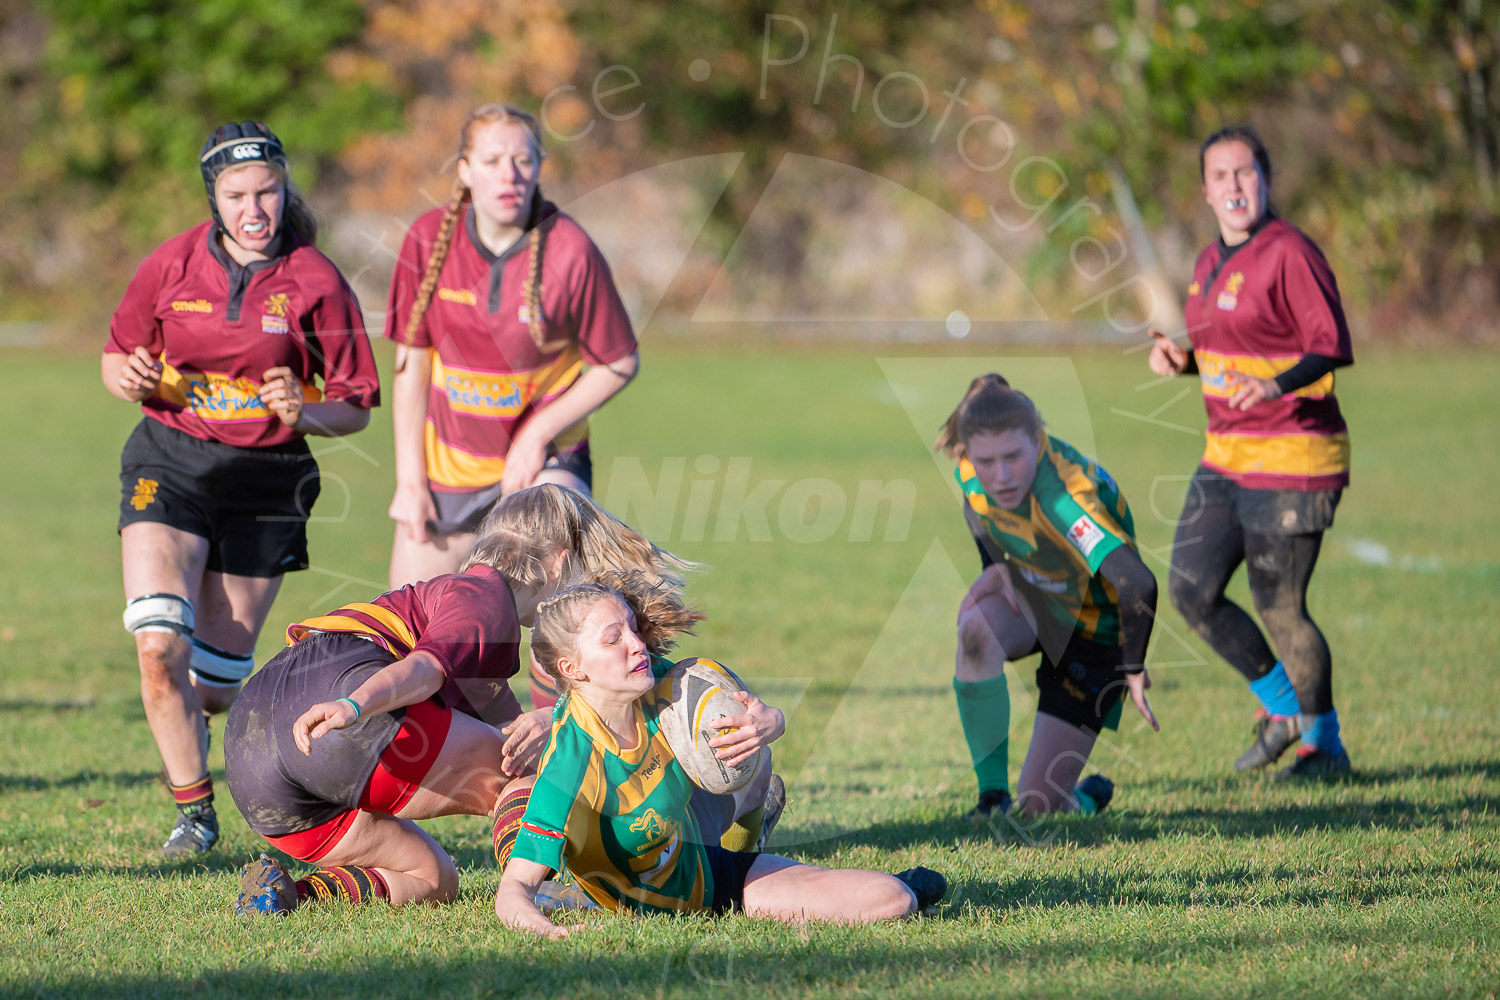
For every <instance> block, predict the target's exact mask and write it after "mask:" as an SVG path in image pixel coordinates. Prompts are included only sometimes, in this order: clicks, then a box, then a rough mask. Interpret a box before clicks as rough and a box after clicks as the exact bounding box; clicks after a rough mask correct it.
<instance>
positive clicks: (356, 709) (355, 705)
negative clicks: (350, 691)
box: [339, 698, 359, 722]
mask: <svg viewBox="0 0 1500 1000" xmlns="http://www.w3.org/2000/svg"><path fill="white" fill-rule="evenodd" d="M339 701H347V702H348V703H349V707H350V708H352V709H354V721H355V722H358V721H359V702H357V701H355V700H354V699H353V698H340V699H339Z"/></svg>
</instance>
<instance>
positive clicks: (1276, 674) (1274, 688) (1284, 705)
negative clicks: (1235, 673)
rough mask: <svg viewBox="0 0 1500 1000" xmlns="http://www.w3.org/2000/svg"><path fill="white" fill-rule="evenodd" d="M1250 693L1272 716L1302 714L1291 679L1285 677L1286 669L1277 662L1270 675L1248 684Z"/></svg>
mask: <svg viewBox="0 0 1500 1000" xmlns="http://www.w3.org/2000/svg"><path fill="white" fill-rule="evenodd" d="M1250 692H1251V694H1253V695H1255V697H1257V698H1259V699H1260V703H1261V704H1262V705H1264V706H1265V709H1266V711H1267V712H1270V713H1271V714H1272V715H1300V714H1302V707H1301V706H1300V705H1298V704H1297V691H1296V689H1295V688H1293V687H1292V679H1291V678H1290V677H1288V676H1287V675H1286V668H1285V667H1283V666H1282V665H1281V661H1279V660H1278V661H1277V662H1276V666H1274V667H1272V668H1271V672H1270V673H1268V674H1266V675H1265V676H1264V677H1262V678H1260V679H1259V680H1253V681H1251V682H1250Z"/></svg>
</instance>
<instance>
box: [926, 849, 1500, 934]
mask: <svg viewBox="0 0 1500 1000" xmlns="http://www.w3.org/2000/svg"><path fill="white" fill-rule="evenodd" d="M1497 876H1500V863H1496V862H1495V861H1493V860H1490V859H1478V858H1471V859H1468V860H1465V861H1461V862H1457V863H1455V862H1453V861H1451V860H1449V859H1433V860H1431V861H1410V860H1408V861H1403V862H1399V863H1390V864H1387V865H1384V866H1382V867H1376V868H1374V869H1371V870H1368V871H1365V872H1362V873H1361V875H1360V877H1359V878H1355V879H1341V880H1338V881H1337V882H1335V881H1333V880H1327V879H1313V878H1309V877H1308V876H1307V872H1306V871H1304V870H1299V869H1296V868H1293V867H1288V866H1267V867H1251V866H1248V865H1231V866H1228V867H1225V868H1223V869H1220V870H1217V871H1212V872H1194V873H1192V874H1190V875H1189V874H1182V873H1180V872H1172V873H1165V874H1157V873H1155V872H1149V871H1135V872H1127V873H1123V874H1117V873H1115V872H1111V871H1106V870H1100V871H1096V872H1090V873H1089V874H1087V875H1068V874H1055V873H1049V874H1046V875H1035V874H1030V873H1020V872H1017V873H1006V874H1002V875H1001V876H1000V877H999V878H997V879H995V880H994V881H990V882H977V881H958V882H954V883H952V884H950V886H949V888H948V894H947V895H946V896H945V897H944V898H943V906H942V908H941V909H940V910H938V911H936V913H935V915H936V916H937V917H938V918H939V919H950V920H951V919H957V918H959V917H962V916H963V915H964V913H965V907H966V906H974V907H978V908H982V909H994V910H1027V909H1033V908H1044V909H1050V908H1053V907H1057V906H1064V905H1072V906H1167V907H1177V908H1185V907H1189V906H1198V907H1207V908H1216V909H1231V910H1232V909H1239V908H1242V907H1245V906H1277V907H1284V906H1317V905H1320V904H1332V905H1339V906H1349V905H1354V906H1370V905H1374V904H1376V903H1381V902H1384V901H1386V900H1390V899H1402V900H1415V899H1442V898H1448V897H1452V896H1454V895H1455V889H1454V886H1453V885H1452V882H1453V880H1455V879H1463V878H1472V879H1474V880H1475V881H1477V882H1479V883H1480V884H1484V885H1491V884H1493V883H1494V882H1495V880H1496V877H1497Z"/></svg>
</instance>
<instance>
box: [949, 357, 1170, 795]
mask: <svg viewBox="0 0 1500 1000" xmlns="http://www.w3.org/2000/svg"><path fill="white" fill-rule="evenodd" d="M1042 426H1043V424H1042V418H1041V415H1040V414H1039V413H1038V412H1037V409H1036V406H1035V405H1034V404H1033V403H1032V401H1031V399H1030V398H1028V397H1027V396H1026V395H1025V394H1024V393H1021V392H1018V391H1016V390H1015V389H1012V388H1011V387H1010V383H1008V382H1007V381H1006V380H1005V379H1004V378H1002V377H1001V376H999V375H996V374H993V373H991V374H989V375H982V376H980V377H979V378H976V379H975V380H974V381H973V382H972V383H970V385H969V389H968V391H967V392H966V393H965V394H964V398H963V402H961V403H960V404H959V405H958V408H957V409H955V410H954V411H953V413H952V414H951V415H950V416H949V417H948V420H947V423H945V424H944V425H943V428H942V432H941V433H940V434H939V435H938V439H937V441H936V442H935V447H936V448H938V449H939V450H942V451H945V452H947V453H948V455H949V456H950V457H952V458H954V459H956V460H957V461H958V468H957V469H956V470H955V475H956V477H957V478H958V482H959V485H960V486H961V487H962V488H963V493H964V517H965V518H966V520H967V521H968V524H969V530H970V531H971V532H972V533H973V535H974V540H975V542H976V543H977V544H978V546H979V559H980V563H981V565H982V571H981V572H980V574H979V578H978V579H976V580H975V581H974V583H973V585H972V586H971V587H970V588H969V592H968V594H967V595H965V597H964V599H963V601H962V603H960V605H959V608H958V656H957V663H956V666H955V669H954V678H953V689H954V692H955V693H956V695H957V697H958V715H959V719H960V720H961V721H962V723H963V729H964V739H965V741H966V742H967V743H968V745H969V751H970V755H971V757H972V759H973V762H974V773H975V775H976V776H977V777H978V779H979V803H978V805H976V806H975V808H974V809H973V810H972V811H971V812H970V813H969V816H970V817H971V818H988V817H990V816H992V815H999V814H1003V813H1005V812H1007V811H1008V810H1009V809H1010V807H1011V796H1010V791H1009V788H1010V785H1009V773H1008V768H1009V750H1010V740H1009V736H1010V694H1009V692H1008V690H1007V688H1006V680H1005V663H1006V661H1007V660H1019V659H1021V658H1022V657H1026V656H1030V655H1032V654H1033V653H1038V652H1039V653H1041V654H1042V661H1041V664H1040V665H1039V666H1038V667H1037V671H1036V681H1037V687H1038V688H1039V697H1038V704H1037V716H1036V726H1035V729H1034V731H1033V733H1032V737H1031V747H1030V749H1029V750H1028V751H1027V753H1026V762H1025V763H1024V764H1023V765H1022V766H1021V777H1020V781H1019V782H1018V784H1017V789H1016V804H1017V812H1018V813H1020V814H1021V815H1023V816H1036V815H1040V814H1042V813H1049V812H1073V811H1075V810H1078V811H1082V812H1085V813H1094V812H1097V811H1098V810H1100V809H1103V808H1104V807H1105V806H1106V805H1108V804H1109V801H1110V798H1111V797H1112V796H1113V795H1114V784H1113V783H1112V782H1110V780H1109V779H1108V778H1105V777H1104V776H1103V775H1098V774H1095V775H1091V776H1089V777H1088V778H1085V779H1084V780H1083V781H1082V782H1080V783H1078V784H1077V785H1076V787H1075V782H1077V781H1078V776H1079V775H1080V774H1081V773H1082V772H1083V766H1084V764H1085V763H1086V762H1087V761H1088V756H1089V752H1090V751H1091V750H1092V749H1093V747H1094V741H1095V739H1096V738H1097V737H1098V734H1099V731H1100V730H1101V729H1106V728H1107V729H1115V728H1117V727H1118V726H1119V721H1120V708H1121V705H1122V701H1121V698H1120V696H1121V694H1122V693H1123V692H1124V691H1127V690H1128V691H1129V692H1130V698H1131V700H1132V701H1133V702H1135V706H1136V708H1138V709H1139V710H1140V712H1141V714H1142V715H1143V716H1145V717H1146V719H1147V720H1148V721H1149V722H1150V723H1151V728H1153V729H1158V730H1159V729H1160V728H1161V727H1160V726H1158V725H1157V723H1156V717H1155V715H1153V714H1152V712H1151V707H1150V705H1148V704H1147V702H1146V688H1148V687H1150V686H1151V681H1150V678H1149V677H1147V675H1146V668H1145V658H1146V646H1147V644H1148V643H1149V641H1150V639H1151V626H1152V622H1153V620H1154V615H1155V610H1156V577H1155V576H1153V575H1152V573H1151V571H1150V570H1149V569H1147V568H1146V565H1145V564H1144V563H1143V562H1141V559H1140V556H1138V555H1137V554H1136V545H1135V537H1134V522H1133V521H1132V519H1131V516H1130V507H1129V506H1128V505H1127V504H1126V503H1125V498H1124V497H1123V496H1122V495H1121V494H1120V490H1119V487H1118V486H1116V485H1115V481H1114V480H1113V479H1111V478H1110V476H1109V473H1107V472H1105V471H1104V469H1103V468H1102V467H1101V466H1100V465H1099V464H1098V463H1097V462H1094V461H1092V460H1091V459H1088V458H1085V457H1084V456H1083V455H1080V454H1079V453H1078V452H1076V451H1074V450H1073V448H1072V447H1071V446H1070V445H1068V444H1067V442H1065V441H1061V440H1059V439H1057V438H1054V437H1051V436H1050V435H1048V434H1046V433H1044V432H1043V429H1042Z"/></svg>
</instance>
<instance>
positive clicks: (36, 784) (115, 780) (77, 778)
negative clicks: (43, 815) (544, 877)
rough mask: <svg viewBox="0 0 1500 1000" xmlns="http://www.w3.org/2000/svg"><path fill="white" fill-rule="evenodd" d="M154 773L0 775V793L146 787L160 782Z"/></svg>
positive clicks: (100, 772)
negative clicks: (53, 776) (96, 786)
mask: <svg viewBox="0 0 1500 1000" xmlns="http://www.w3.org/2000/svg"><path fill="white" fill-rule="evenodd" d="M160 777H161V776H160V774H159V773H158V772H156V771H115V772H112V773H107V772H104V771H95V770H93V769H92V768H90V769H87V770H83V771H79V772H78V773H77V774H70V775H68V776H67V777H65V778H39V777H37V776H36V775H33V774H0V792H46V791H52V790H54V789H58V788H78V787H80V786H82V785H93V784H104V785H115V786H117V787H120V788H131V787H134V786H136V785H148V784H151V783H152V782H155V781H158V780H160Z"/></svg>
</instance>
